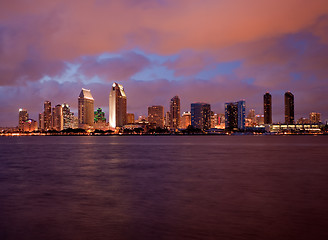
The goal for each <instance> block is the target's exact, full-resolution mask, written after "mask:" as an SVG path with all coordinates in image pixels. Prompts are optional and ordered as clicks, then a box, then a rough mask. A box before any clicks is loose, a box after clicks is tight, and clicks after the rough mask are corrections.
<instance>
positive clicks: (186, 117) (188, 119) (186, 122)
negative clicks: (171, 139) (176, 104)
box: [181, 112, 191, 129]
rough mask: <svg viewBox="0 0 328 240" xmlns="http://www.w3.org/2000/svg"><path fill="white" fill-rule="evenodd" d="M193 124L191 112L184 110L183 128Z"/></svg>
mask: <svg viewBox="0 0 328 240" xmlns="http://www.w3.org/2000/svg"><path fill="white" fill-rule="evenodd" d="M189 125H191V112H184V113H183V114H182V117H181V128H182V129H187V128H188V126H189Z"/></svg>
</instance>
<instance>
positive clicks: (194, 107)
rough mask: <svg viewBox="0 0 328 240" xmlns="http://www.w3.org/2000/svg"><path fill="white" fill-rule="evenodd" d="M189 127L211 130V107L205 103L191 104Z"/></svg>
mask: <svg viewBox="0 0 328 240" xmlns="http://www.w3.org/2000/svg"><path fill="white" fill-rule="evenodd" d="M191 125H192V126H193V127H195V128H199V129H202V130H207V129H210V128H211V105H210V104H207V103H192V104H191Z"/></svg>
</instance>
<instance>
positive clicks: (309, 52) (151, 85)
mask: <svg viewBox="0 0 328 240" xmlns="http://www.w3.org/2000/svg"><path fill="white" fill-rule="evenodd" d="M76 4H77V2H76V1H65V2H63V1H61V0H58V1H53V2H51V3H48V2H45V1H36V2H35V4H33V5H30V4H28V3H27V2H21V3H20V4H12V3H10V2H9V1H6V0H5V1H4V2H3V4H2V8H1V9H0V24H1V29H0V39H1V41H0V49H1V54H0V62H1V67H0V76H1V77H0V101H1V103H2V104H1V106H0V112H1V114H0V126H16V125H17V120H16V115H17V111H18V109H19V108H26V109H28V111H29V114H30V116H31V118H33V119H38V114H39V113H40V112H42V111H43V106H42V103H43V102H44V101H46V100H49V101H51V102H52V103H53V104H54V105H53V106H56V104H62V103H68V104H69V105H70V106H71V109H72V111H73V112H74V113H75V114H76V115H77V109H78V106H77V103H76V101H75V96H76V95H78V93H79V89H81V88H86V89H91V91H92V93H93V95H94V96H97V98H95V106H97V107H100V108H102V109H104V111H105V113H106V114H107V116H106V118H107V119H108V111H107V110H106V109H107V105H108V94H109V92H110V89H111V84H112V82H117V83H119V84H121V85H124V87H125V89H126V93H127V95H128V96H129V101H130V102H129V104H128V108H127V112H132V113H135V115H136V116H138V115H146V114H147V107H148V106H150V105H162V106H164V109H165V112H166V110H167V109H168V107H169V106H168V102H167V99H168V98H171V97H172V96H175V95H177V96H179V97H180V98H181V109H180V112H181V113H182V112H184V111H189V104H190V103H191V102H206V103H210V104H211V108H212V109H213V110H214V111H215V112H221V113H222V112H223V111H224V103H225V102H231V101H236V100H238V99H245V100H246V102H247V110H246V112H247V111H248V110H249V109H250V108H253V109H255V111H256V112H257V113H259V114H263V106H262V102H263V94H264V93H265V92H267V91H268V92H270V93H271V95H272V103H273V104H272V107H273V108H272V118H273V119H272V120H273V122H283V121H284V115H285V113H284V111H283V110H281V109H282V107H283V106H284V99H283V97H281V96H282V95H283V94H284V93H285V92H286V91H291V92H292V93H293V94H294V95H295V103H294V104H295V120H297V119H299V118H301V117H306V118H307V117H308V114H309V113H310V112H320V113H321V119H322V120H323V121H325V120H326V119H328V105H327V104H326V102H325V101H322V99H325V96H326V92H327V90H328V81H327V78H328V69H327V67H326V66H327V61H328V41H327V39H328V31H326V28H327V24H328V6H327V4H326V2H325V1H321V0H316V1H312V2H308V3H305V6H304V7H303V8H299V7H298V2H297V1H294V0H287V1H265V2H263V1H259V0H254V1H252V4H250V3H249V4H245V2H244V1H241V0H238V1H237V2H234V3H231V2H230V1H225V0H224V1H220V3H219V2H217V1H212V0H205V1H192V2H190V1H188V2H186V1H185V0H181V1H170V0H163V1H162V0H161V1H147V0H143V1H138V2H136V1H133V0H124V1H119V2H110V1H108V2H106V1H86V2H84V3H83V4H81V3H79V8H78V9H77V8H75V6H76ZM186 6H188V7H186ZM251 6H256V7H251ZM228 12H229V14H227V13H228ZM85 13H88V18H85ZM167 16H170V17H169V18H168V17H167ZM86 19H88V20H86ZM213 22H215V23H216V24H213ZM104 23H106V24H104ZM114 23H115V24H114ZM95 26H97V27H95Z"/></svg>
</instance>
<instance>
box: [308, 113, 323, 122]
mask: <svg viewBox="0 0 328 240" xmlns="http://www.w3.org/2000/svg"><path fill="white" fill-rule="evenodd" d="M309 119H310V122H311V123H321V113H318V112H311V113H310V114H309Z"/></svg>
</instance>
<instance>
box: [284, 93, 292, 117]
mask: <svg viewBox="0 0 328 240" xmlns="http://www.w3.org/2000/svg"><path fill="white" fill-rule="evenodd" d="M285 124H294V95H293V94H292V93H291V92H290V91H288V92H286V93H285Z"/></svg>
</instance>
